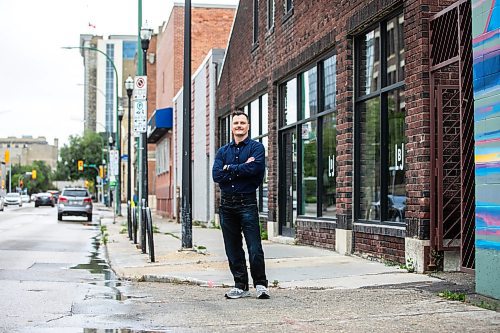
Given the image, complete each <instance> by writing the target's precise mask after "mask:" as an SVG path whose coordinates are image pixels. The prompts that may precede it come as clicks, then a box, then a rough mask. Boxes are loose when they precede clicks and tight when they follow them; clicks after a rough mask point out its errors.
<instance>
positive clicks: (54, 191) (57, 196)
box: [47, 190, 59, 203]
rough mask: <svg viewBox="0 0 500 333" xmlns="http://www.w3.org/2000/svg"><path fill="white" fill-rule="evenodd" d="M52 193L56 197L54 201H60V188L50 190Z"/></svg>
mask: <svg viewBox="0 0 500 333" xmlns="http://www.w3.org/2000/svg"><path fill="white" fill-rule="evenodd" d="M47 192H49V193H50V194H52V196H53V197H54V202H55V203H57V202H58V201H59V191H58V190H48V191H47Z"/></svg>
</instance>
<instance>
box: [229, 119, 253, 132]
mask: <svg viewBox="0 0 500 333" xmlns="http://www.w3.org/2000/svg"><path fill="white" fill-rule="evenodd" d="M249 128H250V125H249V124H248V120H247V117H245V116H244V115H238V116H234V117H233V126H232V129H231V130H232V132H233V135H234V136H245V135H247V134H248V129H249Z"/></svg>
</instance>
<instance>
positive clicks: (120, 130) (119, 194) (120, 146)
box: [116, 106, 124, 216]
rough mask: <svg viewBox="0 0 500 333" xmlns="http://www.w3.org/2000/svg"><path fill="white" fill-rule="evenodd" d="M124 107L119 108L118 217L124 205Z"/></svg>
mask: <svg viewBox="0 0 500 333" xmlns="http://www.w3.org/2000/svg"><path fill="white" fill-rule="evenodd" d="M123 114H124V112H123V107H121V106H120V107H119V108H118V125H119V126H118V127H117V132H118V144H117V145H118V181H117V184H118V185H117V186H118V187H117V190H116V192H117V194H116V197H117V200H116V205H117V206H120V209H117V211H116V214H117V215H118V216H120V215H121V205H122V195H121V191H120V189H121V188H122V120H123Z"/></svg>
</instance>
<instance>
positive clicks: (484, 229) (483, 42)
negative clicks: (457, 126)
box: [472, 0, 500, 299]
mask: <svg viewBox="0 0 500 333" xmlns="http://www.w3.org/2000/svg"><path fill="white" fill-rule="evenodd" d="M472 44H473V57H474V68H473V74H474V122H475V126H474V136H475V141H476V144H475V161H476V290H477V292H479V293H482V294H485V295H489V296H492V297H495V298H499V299H500V283H499V282H498V281H499V277H500V1H499V0H473V1H472Z"/></svg>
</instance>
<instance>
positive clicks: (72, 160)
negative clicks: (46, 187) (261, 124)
mask: <svg viewBox="0 0 500 333" xmlns="http://www.w3.org/2000/svg"><path fill="white" fill-rule="evenodd" d="M106 147H107V144H106V140H105V138H104V137H103V136H102V135H100V134H97V133H93V132H87V133H85V134H84V136H83V137H80V136H70V137H69V144H68V145H64V146H63V147H62V148H61V149H60V151H59V156H60V159H59V161H58V162H57V171H56V174H55V179H56V180H78V179H82V178H83V179H87V180H89V181H93V180H94V179H95V178H96V176H98V174H97V171H96V170H95V169H94V168H90V167H87V168H85V169H84V171H83V172H78V169H77V163H78V160H83V161H84V163H85V164H95V165H96V166H99V165H101V164H102V159H103V158H105V157H106V154H104V152H103V149H104V148H106Z"/></svg>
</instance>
